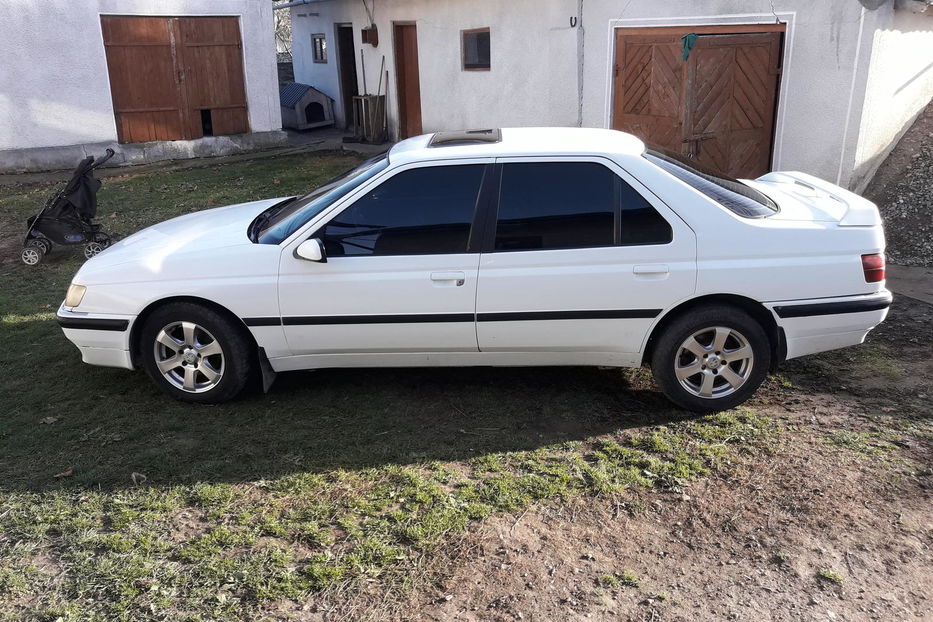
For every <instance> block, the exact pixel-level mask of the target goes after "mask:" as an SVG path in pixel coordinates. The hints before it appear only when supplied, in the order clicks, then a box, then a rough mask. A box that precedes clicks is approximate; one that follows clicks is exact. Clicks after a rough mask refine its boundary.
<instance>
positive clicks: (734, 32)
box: [612, 25, 783, 177]
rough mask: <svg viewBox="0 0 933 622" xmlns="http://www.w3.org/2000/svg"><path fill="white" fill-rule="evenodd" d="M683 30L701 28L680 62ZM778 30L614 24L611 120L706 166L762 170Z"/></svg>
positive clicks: (723, 170)
mask: <svg viewBox="0 0 933 622" xmlns="http://www.w3.org/2000/svg"><path fill="white" fill-rule="evenodd" d="M749 30H753V31H754V30H763V31H766V32H751V33H749V32H747V31H749ZM689 33H695V34H697V35H699V36H698V38H697V43H696V45H695V46H694V48H693V50H692V51H691V52H690V55H689V57H688V60H687V61H686V62H685V61H683V57H682V49H683V48H682V45H683V44H682V41H681V37H683V36H684V35H685V34H689ZM782 33H783V25H762V26H757V25H756V26H723V27H695V28H687V27H684V28H680V27H678V28H639V29H634V28H633V29H623V28H620V29H617V31H616V63H615V77H614V95H615V97H614V100H613V109H612V127H613V128H615V129H619V130H623V131H626V132H631V133H633V134H635V135H637V136H639V137H641V138H642V139H643V140H644V141H645V142H646V143H647V144H648V145H649V146H650V147H652V148H655V149H660V150H662V151H666V152H669V153H672V154H674V155H679V156H682V157H686V158H688V159H693V160H694V161H695V164H696V165H697V167H698V168H701V169H706V170H708V171H709V172H712V173H718V174H723V175H727V176H732V177H758V176H759V175H762V174H764V173H766V172H767V171H768V170H769V169H770V165H771V147H772V142H773V133H774V116H775V109H776V103H777V91H778V80H779V76H780V55H781V41H782Z"/></svg>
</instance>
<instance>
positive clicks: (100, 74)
mask: <svg viewBox="0 0 933 622" xmlns="http://www.w3.org/2000/svg"><path fill="white" fill-rule="evenodd" d="M102 14H103V15H166V16H172V15H178V16H206V15H214V16H239V17H240V30H241V37H242V41H243V56H244V72H245V80H246V99H247V108H248V115H249V124H250V130H251V131H252V132H266V131H272V130H278V129H280V128H281V115H280V112H279V101H278V82H277V74H276V58H275V44H274V41H273V34H272V33H273V28H272V3H271V2H266V1H257V0H81V2H75V1H74V0H21V1H18V2H15V3H7V5H6V6H5V8H4V10H3V11H2V13H0V58H2V59H4V60H3V64H2V65H0V151H3V150H14V149H34V148H37V147H59V146H65V145H81V144H86V143H101V142H108V141H110V142H115V141H116V140H117V128H116V121H115V119H114V112H113V101H112V99H111V97H110V80H109V77H108V73H107V59H106V56H105V53H104V44H103V39H102V35H101V26H100V16H101V15H102Z"/></svg>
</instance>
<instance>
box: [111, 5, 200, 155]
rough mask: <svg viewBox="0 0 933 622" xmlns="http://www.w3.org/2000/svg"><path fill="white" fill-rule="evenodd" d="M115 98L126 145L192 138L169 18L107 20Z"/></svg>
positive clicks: (120, 133) (119, 135)
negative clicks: (190, 136) (178, 77)
mask: <svg viewBox="0 0 933 622" xmlns="http://www.w3.org/2000/svg"><path fill="white" fill-rule="evenodd" d="M100 21H101V30H102V33H103V38H104V51H105V52H106V55H107V71H108V72H109V74H110V93H111V97H112V99H113V109H114V114H115V116H116V123H117V139H118V140H119V141H120V142H121V143H138V142H145V141H149V140H179V139H182V138H185V137H186V133H185V110H184V106H183V105H182V94H181V86H180V82H179V81H178V80H177V78H176V76H177V73H176V72H177V71H178V70H177V68H176V66H175V55H174V53H173V39H172V29H171V23H170V22H169V20H167V19H166V18H164V17H131V18H127V17H110V16H104V17H101V20H100Z"/></svg>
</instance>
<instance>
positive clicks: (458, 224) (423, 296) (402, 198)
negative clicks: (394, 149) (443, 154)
mask: <svg viewBox="0 0 933 622" xmlns="http://www.w3.org/2000/svg"><path fill="white" fill-rule="evenodd" d="M492 162H493V160H492V159H487V160H470V161H449V162H438V163H432V164H430V165H424V164H420V165H417V166H411V167H408V168H401V169H399V170H398V171H397V172H395V173H394V174H392V175H391V177H389V178H388V179H386V180H384V181H382V182H381V183H379V184H378V186H376V187H375V188H372V189H370V190H368V191H365V192H364V193H363V194H362V196H360V197H359V198H357V199H356V200H355V201H353V203H352V204H350V205H349V206H348V207H346V208H345V209H343V210H341V211H340V212H339V213H338V214H336V215H334V216H332V217H331V218H329V220H328V222H326V223H325V224H323V225H322V226H321V227H319V228H318V229H317V231H316V232H314V233H313V234H311V235H308V236H303V237H304V239H307V238H309V237H317V238H319V239H321V240H322V241H323V243H324V248H325V251H326V255H327V261H326V262H325V263H319V262H313V261H307V260H305V259H301V258H299V257H297V256H296V255H295V254H294V252H293V251H290V250H289V249H286V251H285V252H283V253H282V260H281V265H280V274H279V301H280V305H281V310H282V316H283V317H282V323H283V325H284V330H285V335H286V338H287V340H288V345H289V349H290V350H291V352H292V354H293V355H315V354H378V353H400V352H407V353H415V352H426V353H428V352H476V351H477V343H476V331H475V322H474V313H475V302H476V283H477V269H478V266H479V240H474V239H472V237H471V231H472V228H473V227H472V223H473V220H474V218H475V216H476V209H477V204H478V202H479V200H480V196H481V194H482V193H481V188H482V186H483V180H484V178H485V176H486V173H487V170H488V169H492V167H493V164H492ZM301 241H303V240H301Z"/></svg>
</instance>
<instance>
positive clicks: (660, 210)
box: [477, 157, 696, 360]
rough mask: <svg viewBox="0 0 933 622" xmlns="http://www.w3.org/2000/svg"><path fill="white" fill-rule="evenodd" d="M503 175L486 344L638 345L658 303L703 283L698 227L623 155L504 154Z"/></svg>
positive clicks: (482, 329)
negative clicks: (623, 163)
mask: <svg viewBox="0 0 933 622" xmlns="http://www.w3.org/2000/svg"><path fill="white" fill-rule="evenodd" d="M496 172H497V175H498V177H499V179H498V186H499V192H498V202H497V205H492V207H491V208H490V211H491V215H490V217H489V218H488V226H487V233H486V238H485V242H484V252H483V254H482V256H481V257H480V264H479V285H478V289H477V339H478V342H479V347H480V350H481V351H484V352H536V351H539V352H546V351H551V352H578V353H587V352H589V353H638V352H639V351H640V350H641V347H642V344H643V342H644V339H645V337H646V333H647V331H648V329H649V328H650V327H651V325H652V324H653V322H654V320H655V318H656V317H657V316H658V315H659V314H660V313H661V311H662V310H664V309H667V308H669V307H671V306H672V305H674V304H676V303H677V302H678V301H680V300H683V299H684V298H686V297H689V296H690V295H691V294H692V293H693V291H695V287H696V239H695V236H694V234H693V231H692V230H691V229H690V228H689V227H688V226H687V225H686V224H685V223H684V222H683V221H682V220H680V218H678V217H677V216H676V215H675V214H674V213H673V212H672V211H671V210H670V209H669V208H668V207H667V206H666V205H664V204H663V203H662V202H661V201H660V200H659V199H657V197H655V196H654V195H653V194H651V193H650V192H649V191H648V190H647V189H646V188H645V187H644V186H643V185H641V184H640V183H639V182H638V181H636V180H635V179H634V178H632V177H631V176H630V175H628V174H627V173H626V172H625V171H623V170H622V169H621V168H620V167H619V166H618V165H617V164H616V163H615V162H613V161H611V160H608V159H604V158H569V157H568V158H535V159H530V158H500V159H498V160H497V169H496ZM625 358H630V359H637V357H621V359H625ZM621 359H620V360H621Z"/></svg>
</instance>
